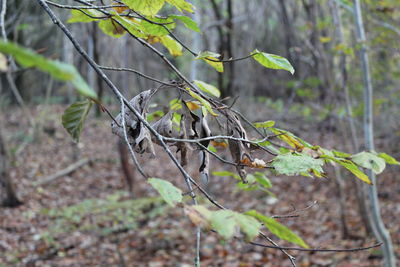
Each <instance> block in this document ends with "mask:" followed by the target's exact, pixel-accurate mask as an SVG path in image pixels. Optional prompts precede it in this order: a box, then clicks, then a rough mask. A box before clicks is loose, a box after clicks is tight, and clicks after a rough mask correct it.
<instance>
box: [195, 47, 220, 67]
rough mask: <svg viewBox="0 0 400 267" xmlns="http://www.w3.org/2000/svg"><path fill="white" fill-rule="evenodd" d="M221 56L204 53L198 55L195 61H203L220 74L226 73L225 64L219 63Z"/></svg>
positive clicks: (208, 52)
mask: <svg viewBox="0 0 400 267" xmlns="http://www.w3.org/2000/svg"><path fill="white" fill-rule="evenodd" d="M220 56H221V55H220V54H218V53H214V52H210V51H204V52H201V53H199V54H198V55H197V57H196V58H195V59H201V60H203V61H205V62H206V63H207V64H209V65H210V66H211V67H213V68H214V69H215V70H216V71H218V72H224V64H223V63H222V62H218V58H219V57H220Z"/></svg>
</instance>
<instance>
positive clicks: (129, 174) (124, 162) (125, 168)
mask: <svg viewBox="0 0 400 267" xmlns="http://www.w3.org/2000/svg"><path fill="white" fill-rule="evenodd" d="M118 152H119V157H120V159H121V168H122V172H123V173H124V176H125V181H126V184H127V185H128V190H129V192H130V193H131V194H132V193H133V184H134V183H135V173H134V172H133V169H132V166H131V165H130V164H129V151H128V148H127V147H126V144H125V142H124V141H123V140H122V139H119V140H118Z"/></svg>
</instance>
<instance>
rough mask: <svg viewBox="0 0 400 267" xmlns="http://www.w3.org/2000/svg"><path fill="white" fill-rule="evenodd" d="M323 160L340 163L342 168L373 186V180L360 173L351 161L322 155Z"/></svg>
mask: <svg viewBox="0 0 400 267" xmlns="http://www.w3.org/2000/svg"><path fill="white" fill-rule="evenodd" d="M321 158H325V159H330V160H332V161H333V162H336V163H338V164H339V165H341V166H342V167H344V168H346V169H347V170H348V171H350V172H351V173H352V174H354V175H355V176H356V177H357V178H359V179H360V180H361V181H363V182H365V183H367V184H370V185H372V182H371V180H370V179H369V178H368V176H367V175H366V174H365V173H363V172H362V171H360V169H359V168H358V167H357V165H356V164H355V163H354V162H352V161H351V160H348V159H341V158H336V157H332V156H328V155H322V156H321Z"/></svg>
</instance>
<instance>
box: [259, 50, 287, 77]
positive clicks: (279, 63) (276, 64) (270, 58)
mask: <svg viewBox="0 0 400 267" xmlns="http://www.w3.org/2000/svg"><path fill="white" fill-rule="evenodd" d="M252 54H253V58H254V59H255V60H256V61H257V62H258V63H260V64H261V65H263V66H264V67H266V68H269V69H276V70H287V71H289V72H290V73H291V74H293V73H294V68H293V66H292V65H291V64H290V62H289V61H288V60H287V59H286V58H284V57H281V56H278V55H274V54H268V53H264V52H260V51H258V50H257V49H256V50H254V51H253V53H252Z"/></svg>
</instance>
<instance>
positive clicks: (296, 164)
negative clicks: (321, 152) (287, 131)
mask: <svg viewBox="0 0 400 267" xmlns="http://www.w3.org/2000/svg"><path fill="white" fill-rule="evenodd" d="M323 165H324V161H323V160H322V159H315V158H313V157H311V156H309V155H305V154H301V153H288V154H282V155H278V156H277V157H275V158H274V160H273V162H272V166H273V167H274V168H275V170H276V171H277V172H278V173H279V174H285V175H290V176H292V175H299V174H303V173H309V172H312V171H317V172H318V173H323V169H322V166H323Z"/></svg>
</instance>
